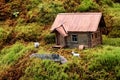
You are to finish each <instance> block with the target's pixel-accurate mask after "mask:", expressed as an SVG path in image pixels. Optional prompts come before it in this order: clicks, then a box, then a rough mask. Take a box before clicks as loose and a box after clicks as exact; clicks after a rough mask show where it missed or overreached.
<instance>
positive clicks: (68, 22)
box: [51, 12, 102, 32]
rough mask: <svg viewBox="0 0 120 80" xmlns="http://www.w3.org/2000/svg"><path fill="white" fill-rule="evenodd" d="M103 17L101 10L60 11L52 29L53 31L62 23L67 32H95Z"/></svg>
mask: <svg viewBox="0 0 120 80" xmlns="http://www.w3.org/2000/svg"><path fill="white" fill-rule="evenodd" d="M101 17H102V13H101V12H94V13H60V14H58V15H57V17H56V19H55V21H54V23H53V25H52V28H51V30H52V31H53V30H55V29H56V28H58V27H60V26H61V25H62V26H63V27H64V29H65V31H66V32H93V31H96V30H97V28H98V25H99V23H100V19H101Z"/></svg>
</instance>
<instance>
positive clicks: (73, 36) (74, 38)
mask: <svg viewBox="0 0 120 80" xmlns="http://www.w3.org/2000/svg"><path fill="white" fill-rule="evenodd" d="M77 38H78V36H77V35H75V34H74V35H72V41H73V42H77V41H78V39H77Z"/></svg>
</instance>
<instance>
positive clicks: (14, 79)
mask: <svg viewBox="0 0 120 80" xmlns="http://www.w3.org/2000/svg"><path fill="white" fill-rule="evenodd" d="M31 53H32V52H28V53H26V55H24V56H22V57H21V58H19V60H18V61H17V62H16V63H15V64H14V65H12V66H11V67H10V68H9V69H7V70H6V71H5V72H3V73H2V75H1V76H0V80H19V78H20V77H21V76H23V75H24V71H25V69H26V67H27V66H29V64H30V58H29V55H30V54H31Z"/></svg>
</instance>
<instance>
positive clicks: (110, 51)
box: [90, 46, 120, 72]
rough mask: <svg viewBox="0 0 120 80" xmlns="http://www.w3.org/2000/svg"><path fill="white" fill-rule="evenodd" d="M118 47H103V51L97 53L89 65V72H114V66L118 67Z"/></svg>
mask: <svg viewBox="0 0 120 80" xmlns="http://www.w3.org/2000/svg"><path fill="white" fill-rule="evenodd" d="M119 49H120V48H119V47H110V46H105V48H104V51H103V52H101V53H99V54H98V53H97V57H96V58H95V60H94V61H93V62H92V63H91V66H90V70H92V71H98V70H103V69H104V70H105V71H108V72H110V71H114V70H115V67H116V66H120V60H119V59H120V51H119Z"/></svg>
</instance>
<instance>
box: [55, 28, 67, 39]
mask: <svg viewBox="0 0 120 80" xmlns="http://www.w3.org/2000/svg"><path fill="white" fill-rule="evenodd" d="M56 30H57V31H58V32H59V33H60V34H61V35H62V36H63V37H65V36H67V33H66V31H65V29H64V27H63V26H60V27H58V28H56Z"/></svg>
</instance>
